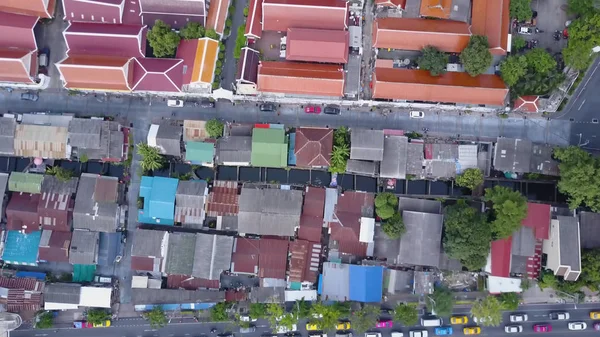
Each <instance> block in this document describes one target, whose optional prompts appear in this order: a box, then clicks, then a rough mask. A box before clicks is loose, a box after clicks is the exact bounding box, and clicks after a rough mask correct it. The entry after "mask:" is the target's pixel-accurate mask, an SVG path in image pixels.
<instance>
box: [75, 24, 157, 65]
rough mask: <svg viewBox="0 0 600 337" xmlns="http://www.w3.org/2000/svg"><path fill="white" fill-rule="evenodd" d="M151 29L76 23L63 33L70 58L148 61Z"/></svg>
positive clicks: (135, 26) (139, 26)
mask: <svg viewBox="0 0 600 337" xmlns="http://www.w3.org/2000/svg"><path fill="white" fill-rule="evenodd" d="M147 30H148V29H147V27H146V26H141V25H107V24H103V23H86V22H72V23H71V24H70V25H69V27H67V29H65V31H64V32H63V35H64V37H65V41H66V43H67V53H68V54H69V56H71V55H75V54H79V55H102V56H119V57H127V58H129V57H144V56H145V54H146V33H147Z"/></svg>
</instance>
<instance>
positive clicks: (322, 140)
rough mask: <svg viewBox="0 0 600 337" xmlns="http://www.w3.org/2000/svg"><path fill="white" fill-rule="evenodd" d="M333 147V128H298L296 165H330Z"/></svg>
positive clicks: (295, 151)
mask: <svg viewBox="0 0 600 337" xmlns="http://www.w3.org/2000/svg"><path fill="white" fill-rule="evenodd" d="M332 148H333V130H332V129H326V128H298V129H296V144H295V150H294V153H295V154H296V166H304V167H313V166H329V164H330V160H331V150H332Z"/></svg>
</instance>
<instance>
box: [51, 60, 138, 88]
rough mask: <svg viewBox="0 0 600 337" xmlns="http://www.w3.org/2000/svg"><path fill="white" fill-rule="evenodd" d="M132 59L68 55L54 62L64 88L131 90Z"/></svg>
mask: <svg viewBox="0 0 600 337" xmlns="http://www.w3.org/2000/svg"><path fill="white" fill-rule="evenodd" d="M133 62H134V59H132V58H131V59H129V58H122V57H113V56H88V55H70V56H69V57H68V58H67V59H65V60H63V61H61V62H59V63H57V64H56V67H57V68H58V71H59V72H60V73H61V79H62V80H63V81H64V85H65V88H68V89H81V90H105V91H131V85H132V82H133Z"/></svg>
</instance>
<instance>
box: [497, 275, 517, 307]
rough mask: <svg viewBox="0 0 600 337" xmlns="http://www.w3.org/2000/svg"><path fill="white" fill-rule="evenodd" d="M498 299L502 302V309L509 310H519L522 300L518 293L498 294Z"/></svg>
mask: <svg viewBox="0 0 600 337" xmlns="http://www.w3.org/2000/svg"><path fill="white" fill-rule="evenodd" d="M521 283H522V282H521ZM498 300H500V303H502V309H503V310H509V311H514V310H517V309H518V308H519V303H520V302H521V298H520V297H519V294H517V293H502V294H500V296H498Z"/></svg>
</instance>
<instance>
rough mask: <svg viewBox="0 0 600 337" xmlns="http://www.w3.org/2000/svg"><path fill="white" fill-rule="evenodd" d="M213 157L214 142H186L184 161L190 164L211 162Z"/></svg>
mask: <svg viewBox="0 0 600 337" xmlns="http://www.w3.org/2000/svg"><path fill="white" fill-rule="evenodd" d="M214 159H215V144H213V143H205V142H186V143H185V161H189V162H191V163H192V164H202V163H212V162H213V161H214Z"/></svg>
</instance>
